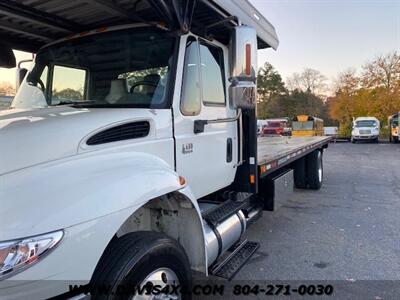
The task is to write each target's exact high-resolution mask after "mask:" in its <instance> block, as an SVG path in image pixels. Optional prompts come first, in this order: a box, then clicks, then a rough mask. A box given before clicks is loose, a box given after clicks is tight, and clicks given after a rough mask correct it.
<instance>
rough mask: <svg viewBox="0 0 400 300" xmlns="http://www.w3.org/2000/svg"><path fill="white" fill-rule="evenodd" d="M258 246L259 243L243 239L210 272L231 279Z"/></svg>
mask: <svg viewBox="0 0 400 300" xmlns="http://www.w3.org/2000/svg"><path fill="white" fill-rule="evenodd" d="M259 247H260V244H259V243H257V242H251V241H247V240H245V241H244V242H243V243H241V244H240V245H239V246H238V247H237V248H236V249H235V250H234V251H233V252H232V253H231V254H229V256H228V257H227V258H226V259H225V260H223V261H222V262H221V263H219V264H217V265H216V266H215V267H214V268H213V269H212V270H211V274H212V275H214V276H217V277H222V278H225V279H227V280H231V279H232V278H233V277H234V276H235V275H236V273H237V272H239V270H240V269H241V268H242V267H243V266H244V265H245V264H246V262H247V261H248V260H249V259H250V258H251V257H252V256H253V255H254V253H256V251H257V249H258V248H259Z"/></svg>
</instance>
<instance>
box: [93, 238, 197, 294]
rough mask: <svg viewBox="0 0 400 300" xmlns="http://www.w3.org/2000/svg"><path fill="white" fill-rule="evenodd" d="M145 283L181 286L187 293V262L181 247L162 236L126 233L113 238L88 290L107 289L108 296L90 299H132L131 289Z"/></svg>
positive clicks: (190, 276) (188, 264)
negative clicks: (103, 287) (108, 289)
mask: <svg viewBox="0 0 400 300" xmlns="http://www.w3.org/2000/svg"><path fill="white" fill-rule="evenodd" d="M149 277H150V279H149ZM155 278H157V279H155ZM158 278H160V279H158ZM153 281H154V282H153ZM146 282H152V283H153V284H154V285H160V284H161V285H163V283H164V284H167V285H180V286H181V287H184V288H187V289H188V291H190V288H191V283H192V273H191V270H190V263H189V259H188V257H187V256H186V253H185V251H184V250H183V248H182V246H181V245H179V244H178V243H177V242H176V241H175V240H173V239H171V238H169V237H168V236H166V235H164V234H161V233H157V232H145V231H143V232H135V233H129V234H126V235H124V236H122V237H120V238H114V240H113V241H112V242H111V244H110V245H109V246H108V247H107V249H106V250H105V252H104V253H103V256H102V258H101V259H100V262H99V264H98V265H97V267H96V270H95V271H94V275H93V278H92V281H91V286H92V287H96V286H102V285H104V286H107V287H108V286H110V287H111V292H110V293H108V294H107V295H101V294H99V295H92V298H91V299H128V298H129V299H135V297H134V296H135V295H134V294H129V292H131V291H132V287H137V286H143V285H145V283H146ZM166 282H167V283H166ZM126 288H128V289H129V290H126ZM132 296H133V298H132ZM180 299H191V295H190V294H189V293H188V294H182V295H181V298H180Z"/></svg>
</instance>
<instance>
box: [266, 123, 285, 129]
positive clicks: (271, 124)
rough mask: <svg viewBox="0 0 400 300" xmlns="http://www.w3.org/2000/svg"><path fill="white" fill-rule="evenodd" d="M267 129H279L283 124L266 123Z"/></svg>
mask: <svg viewBox="0 0 400 300" xmlns="http://www.w3.org/2000/svg"><path fill="white" fill-rule="evenodd" d="M268 127H271V128H279V127H283V124H281V123H280V122H268Z"/></svg>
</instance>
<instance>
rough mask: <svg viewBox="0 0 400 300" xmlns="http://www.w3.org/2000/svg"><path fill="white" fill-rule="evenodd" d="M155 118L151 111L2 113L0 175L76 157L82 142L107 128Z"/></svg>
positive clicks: (56, 109) (70, 109)
mask: <svg viewBox="0 0 400 300" xmlns="http://www.w3.org/2000/svg"><path fill="white" fill-rule="evenodd" d="M152 117H154V112H152V111H150V110H149V109H117V108H115V109H114V108H110V109H105V108H97V109H95V108H94V109H87V108H79V109H78V108H73V107H68V106H63V107H54V108H46V109H35V110H21V109H11V110H5V111H0V175H3V174H5V173H9V172H13V171H16V170H19V169H22V168H26V167H29V166H33V165H36V164H40V163H43V162H47V161H52V160H57V159H61V158H64V157H68V156H72V155H76V154H77V153H78V152H79V145H80V142H81V141H82V139H83V138H85V137H86V136H87V135H89V134H90V133H92V132H94V131H96V130H98V129H99V128H102V127H104V126H108V125H110V124H113V123H117V122H124V121H127V120H136V119H141V120H143V119H150V118H152Z"/></svg>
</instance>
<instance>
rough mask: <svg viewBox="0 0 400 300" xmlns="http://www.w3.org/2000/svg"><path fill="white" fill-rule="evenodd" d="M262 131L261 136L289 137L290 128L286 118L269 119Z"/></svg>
mask: <svg viewBox="0 0 400 300" xmlns="http://www.w3.org/2000/svg"><path fill="white" fill-rule="evenodd" d="M266 121H267V124H266V125H264V127H263V129H262V133H263V135H290V134H291V128H290V127H289V126H288V125H289V119H288V118H281V119H269V120H266Z"/></svg>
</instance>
